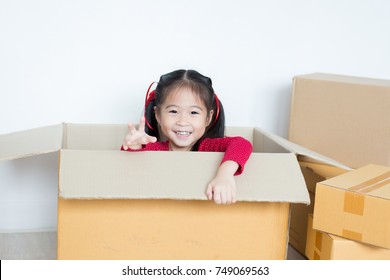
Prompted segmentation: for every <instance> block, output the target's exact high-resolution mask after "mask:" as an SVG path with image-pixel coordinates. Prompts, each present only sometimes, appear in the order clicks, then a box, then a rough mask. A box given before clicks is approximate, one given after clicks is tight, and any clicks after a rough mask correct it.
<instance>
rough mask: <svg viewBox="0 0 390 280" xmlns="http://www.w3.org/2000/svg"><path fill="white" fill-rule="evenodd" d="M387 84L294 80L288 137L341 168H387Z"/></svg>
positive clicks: (315, 77) (338, 78)
mask: <svg viewBox="0 0 390 280" xmlns="http://www.w3.org/2000/svg"><path fill="white" fill-rule="evenodd" d="M389 108H390V80H379V79H369V78H359V77H350V76H343V75H332V74H324V73H315V74H308V75H300V76H296V77H294V78H293V93H292V102H291V117H290V127H289V137H288V139H289V140H290V141H292V142H294V143H297V144H299V145H302V146H304V147H306V148H308V149H310V150H313V151H316V152H318V153H320V154H323V155H325V156H328V157H330V158H332V159H334V160H337V161H339V162H342V163H343V164H345V165H347V166H349V167H352V168H359V167H362V166H364V165H367V164H370V163H374V164H379V165H387V166H390V145H389V143H390V110H389Z"/></svg>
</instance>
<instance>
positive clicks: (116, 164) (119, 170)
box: [59, 150, 310, 204]
mask: <svg viewBox="0 0 390 280" xmlns="http://www.w3.org/2000/svg"><path fill="white" fill-rule="evenodd" d="M222 157H223V153H215V152H199V153H191V152H142V153H141V152H134V153H128V152H122V151H108V150H103V151H92V150H89V151H87V150H61V152H60V171H59V174H60V176H59V177H60V178H59V195H60V196H61V197H63V198H66V199H99V198H106V199H107V198H108V199H110V198H112V199H129V198H130V199H132V198H134V199H149V198H152V199H153V198H155V199H187V200H206V195H205V191H206V187H207V184H208V183H209V182H210V181H211V179H212V178H213V177H214V175H215V174H216V171H217V168H218V166H219V164H220V162H221V159H222ZM189 170H191V172H188V171H189ZM168 174H169V176H167V175H168ZM235 178H236V183H237V199H238V201H267V202H268V201H270V202H293V203H305V204H309V203H310V198H309V194H308V191H307V188H306V184H305V181H304V179H303V176H302V174H301V172H300V167H299V164H298V162H297V160H296V157H295V155H294V154H291V153H286V154H275V153H274V154H272V153H253V154H252V155H251V157H250V159H249V160H248V162H247V164H246V166H245V171H244V173H243V174H241V175H240V176H236V177H235Z"/></svg>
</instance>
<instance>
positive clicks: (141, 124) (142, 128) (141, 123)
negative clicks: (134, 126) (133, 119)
mask: <svg viewBox="0 0 390 280" xmlns="http://www.w3.org/2000/svg"><path fill="white" fill-rule="evenodd" d="M138 131H139V132H144V131H145V117H144V116H142V117H141V119H140V121H139V126H138Z"/></svg>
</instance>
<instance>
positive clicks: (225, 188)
mask: <svg viewBox="0 0 390 280" xmlns="http://www.w3.org/2000/svg"><path fill="white" fill-rule="evenodd" d="M238 168H239V165H238V163H237V162H235V161H232V160H227V161H224V162H223V163H222V164H221V165H220V166H219V169H218V172H217V175H216V176H215V178H214V179H213V180H212V181H211V182H210V183H209V185H208V186H207V190H206V195H207V198H208V199H210V200H211V199H213V200H214V202H215V203H217V204H230V203H235V202H236V181H235V179H234V174H235V173H236V171H237V169H238Z"/></svg>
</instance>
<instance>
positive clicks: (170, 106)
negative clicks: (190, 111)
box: [165, 104, 203, 111]
mask: <svg viewBox="0 0 390 280" xmlns="http://www.w3.org/2000/svg"><path fill="white" fill-rule="evenodd" d="M172 107H174V108H180V106H178V105H175V104H169V105H167V106H165V109H169V108H172ZM189 108H195V109H199V110H201V111H203V109H202V107H200V106H198V105H192V106H189Z"/></svg>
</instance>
